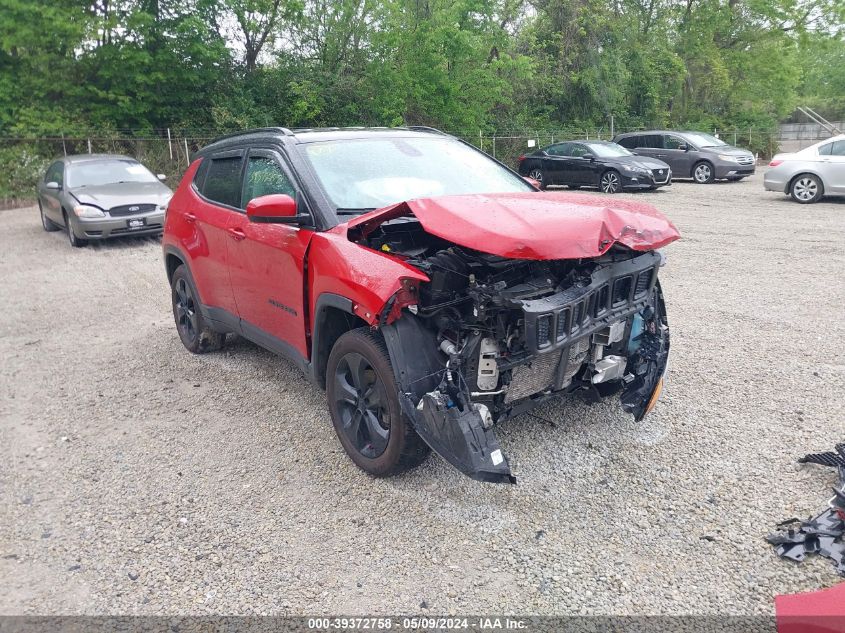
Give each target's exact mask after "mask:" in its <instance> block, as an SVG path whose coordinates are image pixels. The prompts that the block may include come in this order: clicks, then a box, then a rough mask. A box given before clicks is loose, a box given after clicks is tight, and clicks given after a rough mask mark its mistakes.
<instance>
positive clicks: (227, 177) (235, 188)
mask: <svg viewBox="0 0 845 633" xmlns="http://www.w3.org/2000/svg"><path fill="white" fill-rule="evenodd" d="M206 160H207V159H206ZM242 165H243V158H242V157H241V156H233V157H230V158H212V159H211V164H210V165H209V166H208V175H207V176H206V178H205V184H204V186H203V190H202V193H203V195H204V196H205V197H206V198H208V199H209V200H213V201H214V202H219V203H220V204H225V205H227V206H230V207H235V208H238V207H239V206H240V202H241V166H242Z"/></svg>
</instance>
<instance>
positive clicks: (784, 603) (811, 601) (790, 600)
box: [775, 582, 845, 633]
mask: <svg viewBox="0 0 845 633" xmlns="http://www.w3.org/2000/svg"><path fill="white" fill-rule="evenodd" d="M775 616H776V618H777V629H778V633H845V582H843V583H840V584H838V585H836V586H835V587H831V588H830V589H824V590H822V591H812V592H810V593H794V594H788V595H782V596H775Z"/></svg>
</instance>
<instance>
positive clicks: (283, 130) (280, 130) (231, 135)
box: [209, 127, 293, 145]
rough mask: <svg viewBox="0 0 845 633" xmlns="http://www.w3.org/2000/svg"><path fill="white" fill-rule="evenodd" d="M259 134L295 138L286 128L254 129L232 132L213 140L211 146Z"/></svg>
mask: <svg viewBox="0 0 845 633" xmlns="http://www.w3.org/2000/svg"><path fill="white" fill-rule="evenodd" d="M259 132H272V133H275V134H284V135H285V136H293V132H291V131H290V130H289V129H288V128H286V127H254V128H252V129H249V130H241V131H240V132H230V133H229V134H224V135H223V136H218V137H217V138H214V139H212V140H211V142H210V143H209V145H212V144H213V143H217V142H218V141H225V140H226V139H228V138H235V137H236V136H244V135H246V134H257V133H259Z"/></svg>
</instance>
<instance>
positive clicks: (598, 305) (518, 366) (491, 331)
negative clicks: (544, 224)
mask: <svg viewBox="0 0 845 633" xmlns="http://www.w3.org/2000/svg"><path fill="white" fill-rule="evenodd" d="M362 242H363V243H364V244H365V245H367V246H369V247H370V248H373V249H375V250H379V251H381V252H384V253H388V254H390V255H391V256H394V257H398V258H401V259H402V260H403V261H405V262H406V263H407V264H409V265H411V266H414V267H415V268H418V269H419V270H421V271H422V272H424V273H425V274H426V275H427V276H428V277H429V279H430V282H428V283H422V284H420V285H419V287H416V286H410V287H405V288H404V289H403V291H401V292H400V293H399V294H401V296H395V297H394V300H395V301H396V305H392V306H388V307H390V308H391V309H392V310H393V314H394V315H395V314H396V308H397V306H400V307H401V309H402V311H401V316H400V317H399V318H395V319H393V320H392V321H390V322H389V321H388V319H387V318H385V319H384V320H383V321H382V331H383V333H384V335H385V340H386V341H387V343H388V347H389V349H390V350H391V354H392V358H393V362H394V365H398V367H395V368H394V369H395V370H396V371H397V378H398V381H399V383H400V385H399V386H400V390H401V393H400V402H401V403H402V406H403V410H404V412H405V414H406V415H408V417H409V418H410V419H411V420H412V422H413V423H414V426H415V428H416V430H417V432H418V433H419V434H420V435H421V436H422V438H423V439H424V440H425V441H426V442H428V443H429V444H430V445H431V446H432V448H433V449H434V450H436V451H437V452H439V453H440V454H441V455H442V456H443V457H444V458H446V459H447V460H448V461H450V462H451V463H453V464H454V465H455V466H457V467H458V468H460V469H461V470H462V471H463V472H465V473H466V474H468V475H470V476H471V477H474V478H476V479H480V480H484V481H513V480H514V479H513V477H512V475H511V474H510V470H509V467H508V465H507V460H506V458H505V457H504V456H503V454H502V452H501V449H500V448H499V445H498V441H497V440H496V438H495V435H493V433H492V430H491V429H492V427H493V425H494V424H495V423H497V422H499V421H502V420H504V419H507V418H509V417H513V416H515V415H518V414H520V413H523V412H525V411H527V410H529V409H531V408H533V407H534V406H536V405H537V404H539V403H540V402H542V401H544V400H546V399H548V398H550V397H553V396H557V395H563V394H567V393H572V392H576V391H577V392H580V393H581V394H583V395H584V396H585V397H587V398H588V399H590V400H592V401H598V400H599V399H601V398H605V397H608V396H611V395H615V394H619V397H620V398H621V403H622V406H623V408H624V410H626V411H628V412H629V413H632V414H633V415H634V416H635V417H636V418H637V419H641V418H642V417H643V416H644V415H645V414H646V413H647V412H648V410H649V409H650V408H651V406H653V404H654V402H655V401H656V399H657V396H658V395H659V390H660V384H661V381H662V376H663V373H664V371H665V367H666V360H667V356H668V349H669V331H668V325H667V321H666V314H665V308H664V305H663V299H662V295H661V292H660V287H659V284H658V283H657V273H658V269H659V267H660V265H661V264H662V255H661V254H660V253H659V252H657V251H645V252H641V251H634V250H631V249H628V248H626V247H623V246H614V247H612V248H611V249H610V250H609V251H608V252H607V253H605V254H604V255H601V256H599V257H595V258H586V259H565V260H529V259H509V258H504V257H499V256H496V255H490V254H487V253H483V252H480V251H477V250H472V249H469V248H466V247H460V246H457V245H455V244H453V243H450V242H448V241H446V240H442V239H440V238H437V237H435V236H433V235H430V234H429V233H427V232H426V231H425V230H424V229H423V228H422V227H421V226H420V224H419V223H418V222H416V221H415V220H413V219H404V218H403V219H401V220H398V221H393V222H388V223H384V224H382V225H380V226H379V227H378V228H377V229H376V230H374V231H372V232H370V233H369V234H368V235H367V236H366V237H365V238H363V239H362ZM386 316H387V313H386V314H385V317H386Z"/></svg>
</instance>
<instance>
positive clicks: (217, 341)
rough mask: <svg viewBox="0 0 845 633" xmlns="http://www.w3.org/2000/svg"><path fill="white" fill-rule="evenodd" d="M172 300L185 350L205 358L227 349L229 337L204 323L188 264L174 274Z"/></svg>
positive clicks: (177, 329)
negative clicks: (204, 355)
mask: <svg viewBox="0 0 845 633" xmlns="http://www.w3.org/2000/svg"><path fill="white" fill-rule="evenodd" d="M170 297H171V301H172V303H173V319H174V320H175V321H176V331H177V332H178V333H179V338H180V339H181V340H182V344H183V345H184V346H185V349H187V350H188V351H189V352H192V353H194V354H204V353H206V352H216V351H217V350H219V349H221V348H222V347H223V344H224V343H225V341H226V335H225V334H222V333H220V332H217V331H215V330H214V329H212V328H211V326H209V324H208V323H206V321H205V319H203V316H202V310H201V305H202V304H201V303H200V299H199V294H198V293H197V289H196V288H194V284H193V282H192V281H191V276H190V275H189V274H188V269H187V267H186V266H185V265H184V264H182V265H181V266H179V267H178V268H177V269H176V270H175V271H173V277H172V279H171V280H170Z"/></svg>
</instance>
